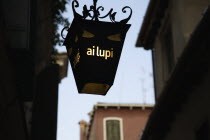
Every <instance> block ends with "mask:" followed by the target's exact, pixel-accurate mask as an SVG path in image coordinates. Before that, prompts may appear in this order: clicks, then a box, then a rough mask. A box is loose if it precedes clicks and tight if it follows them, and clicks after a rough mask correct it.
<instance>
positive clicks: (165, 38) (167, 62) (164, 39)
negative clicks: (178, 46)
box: [160, 16, 175, 80]
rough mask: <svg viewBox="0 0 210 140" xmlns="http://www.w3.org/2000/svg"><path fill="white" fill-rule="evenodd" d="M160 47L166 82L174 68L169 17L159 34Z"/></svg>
mask: <svg viewBox="0 0 210 140" xmlns="http://www.w3.org/2000/svg"><path fill="white" fill-rule="evenodd" d="M160 39H161V45H162V53H163V54H162V61H163V73H164V74H163V75H164V79H165V80H167V79H168V77H169V76H170V74H171V72H172V70H173V68H174V63H175V62H174V47H173V35H172V27H171V22H170V17H169V16H167V17H166V19H165V22H164V24H163V26H162V31H161V34H160Z"/></svg>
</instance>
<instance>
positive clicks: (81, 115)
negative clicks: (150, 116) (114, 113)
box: [57, 0, 154, 140]
mask: <svg viewBox="0 0 210 140" xmlns="http://www.w3.org/2000/svg"><path fill="white" fill-rule="evenodd" d="M148 2H149V0H98V4H97V5H98V6H104V8H105V10H104V11H103V12H101V14H103V13H104V14H106V13H107V12H108V11H109V10H110V9H111V8H113V9H114V11H117V15H116V21H120V20H122V19H124V18H126V17H127V16H128V14H126V13H122V11H121V10H122V8H123V7H124V6H130V7H131V8H132V10H133V15H132V17H131V20H130V21H129V22H128V23H129V24H131V28H130V29H129V31H128V32H127V35H126V39H125V42H124V47H123V51H122V54H121V58H120V62H119V65H118V70H117V73H116V77H115V81H114V84H113V86H112V87H111V89H110V90H109V91H108V93H107V95H106V96H101V95H88V94H78V91H77V88H76V84H75V80H74V76H73V73H72V70H71V66H70V64H69V66H68V76H67V77H66V78H64V79H63V80H62V82H61V83H60V85H59V101H58V102H59V103H58V124H57V125H58V128H57V140H79V139H80V137H79V133H80V132H79V124H78V123H79V121H81V120H85V121H87V122H88V121H89V116H88V113H89V112H91V111H92V109H93V105H94V104H96V103H97V102H105V103H137V104H154V86H153V72H152V57H151V51H147V50H144V49H143V48H137V47H135V44H136V40H137V36H138V34H139V31H140V27H141V24H142V21H143V18H144V15H145V11H146V8H147V5H148ZM79 3H80V7H79V8H76V10H77V11H78V12H79V13H80V14H81V10H82V7H83V5H84V4H87V5H88V7H89V5H91V4H92V0H79ZM67 9H68V10H67V12H66V13H64V17H68V19H69V21H70V23H71V21H72V20H73V13H72V8H71V3H69V4H68V5H67ZM106 20H107V19H106ZM61 29H62V27H61V28H60V29H59V30H61ZM57 49H58V50H59V52H64V51H66V50H65V46H58V47H57Z"/></svg>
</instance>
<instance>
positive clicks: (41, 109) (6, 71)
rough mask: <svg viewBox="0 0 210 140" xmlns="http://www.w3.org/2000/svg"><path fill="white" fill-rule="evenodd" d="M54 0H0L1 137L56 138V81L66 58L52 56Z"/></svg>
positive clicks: (62, 73)
mask: <svg viewBox="0 0 210 140" xmlns="http://www.w3.org/2000/svg"><path fill="white" fill-rule="evenodd" d="M52 3H53V1H51V0H46V1H42V0H37V1H32V0H19V1H16V0H11V1H7V0H1V1H0V77H1V78H0V139H1V140H29V139H30V140H37V139H39V140H47V139H50V140H56V129H57V102H58V101H57V100H58V98H57V97H58V84H59V83H60V81H61V79H62V78H63V77H65V76H66V75H67V67H68V65H67V64H68V63H67V62H68V58H67V55H66V54H54V55H56V56H57V57H56V58H52V50H53V43H52V39H53V20H52V18H53V13H52V7H53V5H52ZM60 61H61V62H62V65H61V62H60Z"/></svg>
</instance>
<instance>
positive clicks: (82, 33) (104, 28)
mask: <svg viewBox="0 0 210 140" xmlns="http://www.w3.org/2000/svg"><path fill="white" fill-rule="evenodd" d="M96 3H97V0H94V5H92V6H90V9H89V10H88V9H87V6H86V5H84V7H83V16H81V15H80V14H78V13H77V12H76V11H75V7H79V3H78V1H77V0H73V2H72V8H73V12H74V20H73V22H72V24H71V27H70V28H68V27H65V28H64V29H63V30H62V33H61V34H63V31H64V30H65V29H67V31H68V33H67V36H66V37H65V38H64V37H63V35H62V37H63V38H64V39H65V41H64V45H65V46H66V49H67V52H68V56H69V60H70V63H71V67H72V70H73V74H74V77H75V81H76V84H77V89H78V92H79V93H89V94H99V95H105V94H106V93H107V91H108V90H109V89H110V87H111V86H112V85H113V82H114V78H115V74H116V70H117V66H118V63H119V59H120V55H121V52H122V48H123V43H124V40H125V36H126V33H127V31H128V29H129V28H130V26H131V25H130V24H126V23H127V22H128V21H129V19H130V18H131V15H132V10H131V8H130V7H128V6H126V7H124V8H123V9H122V11H123V12H124V13H126V9H129V10H130V15H129V17H128V18H127V19H124V20H121V21H120V22H116V21H115V15H116V12H113V9H111V10H110V11H109V13H108V14H106V15H105V16H102V17H100V16H99V15H100V12H99V11H100V10H101V11H103V10H104V8H103V7H102V6H100V7H98V8H97V7H96ZM108 16H109V17H110V20H111V21H112V22H102V21H99V19H100V18H106V17H108ZM87 17H91V20H87V19H86V18H87Z"/></svg>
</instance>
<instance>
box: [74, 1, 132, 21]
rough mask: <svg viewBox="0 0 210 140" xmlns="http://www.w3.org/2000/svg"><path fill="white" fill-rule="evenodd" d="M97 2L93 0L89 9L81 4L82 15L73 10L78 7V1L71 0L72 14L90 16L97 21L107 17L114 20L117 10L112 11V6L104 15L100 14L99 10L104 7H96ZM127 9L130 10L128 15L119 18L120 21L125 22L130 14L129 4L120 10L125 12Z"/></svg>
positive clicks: (80, 16) (78, 16)
mask: <svg viewBox="0 0 210 140" xmlns="http://www.w3.org/2000/svg"><path fill="white" fill-rule="evenodd" d="M97 2H98V0H93V5H91V6H90V8H89V9H88V7H87V5H84V6H83V12H82V14H83V15H80V14H78V13H77V12H76V10H75V8H78V7H79V2H78V1H77V0H73V1H72V9H73V12H74V16H75V17H76V18H83V19H86V18H88V17H90V18H91V20H95V21H99V19H103V18H106V17H109V18H110V20H111V21H112V22H116V21H115V16H116V14H117V12H114V11H113V8H111V9H110V11H109V12H108V13H107V14H106V15H104V16H101V11H104V7H103V6H99V7H97ZM127 10H130V14H129V17H128V18H126V19H123V20H121V21H120V22H121V23H124V24H126V23H127V22H128V21H129V20H130V18H131V16H132V9H131V8H130V7H129V6H125V7H124V8H123V9H122V12H123V13H127Z"/></svg>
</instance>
